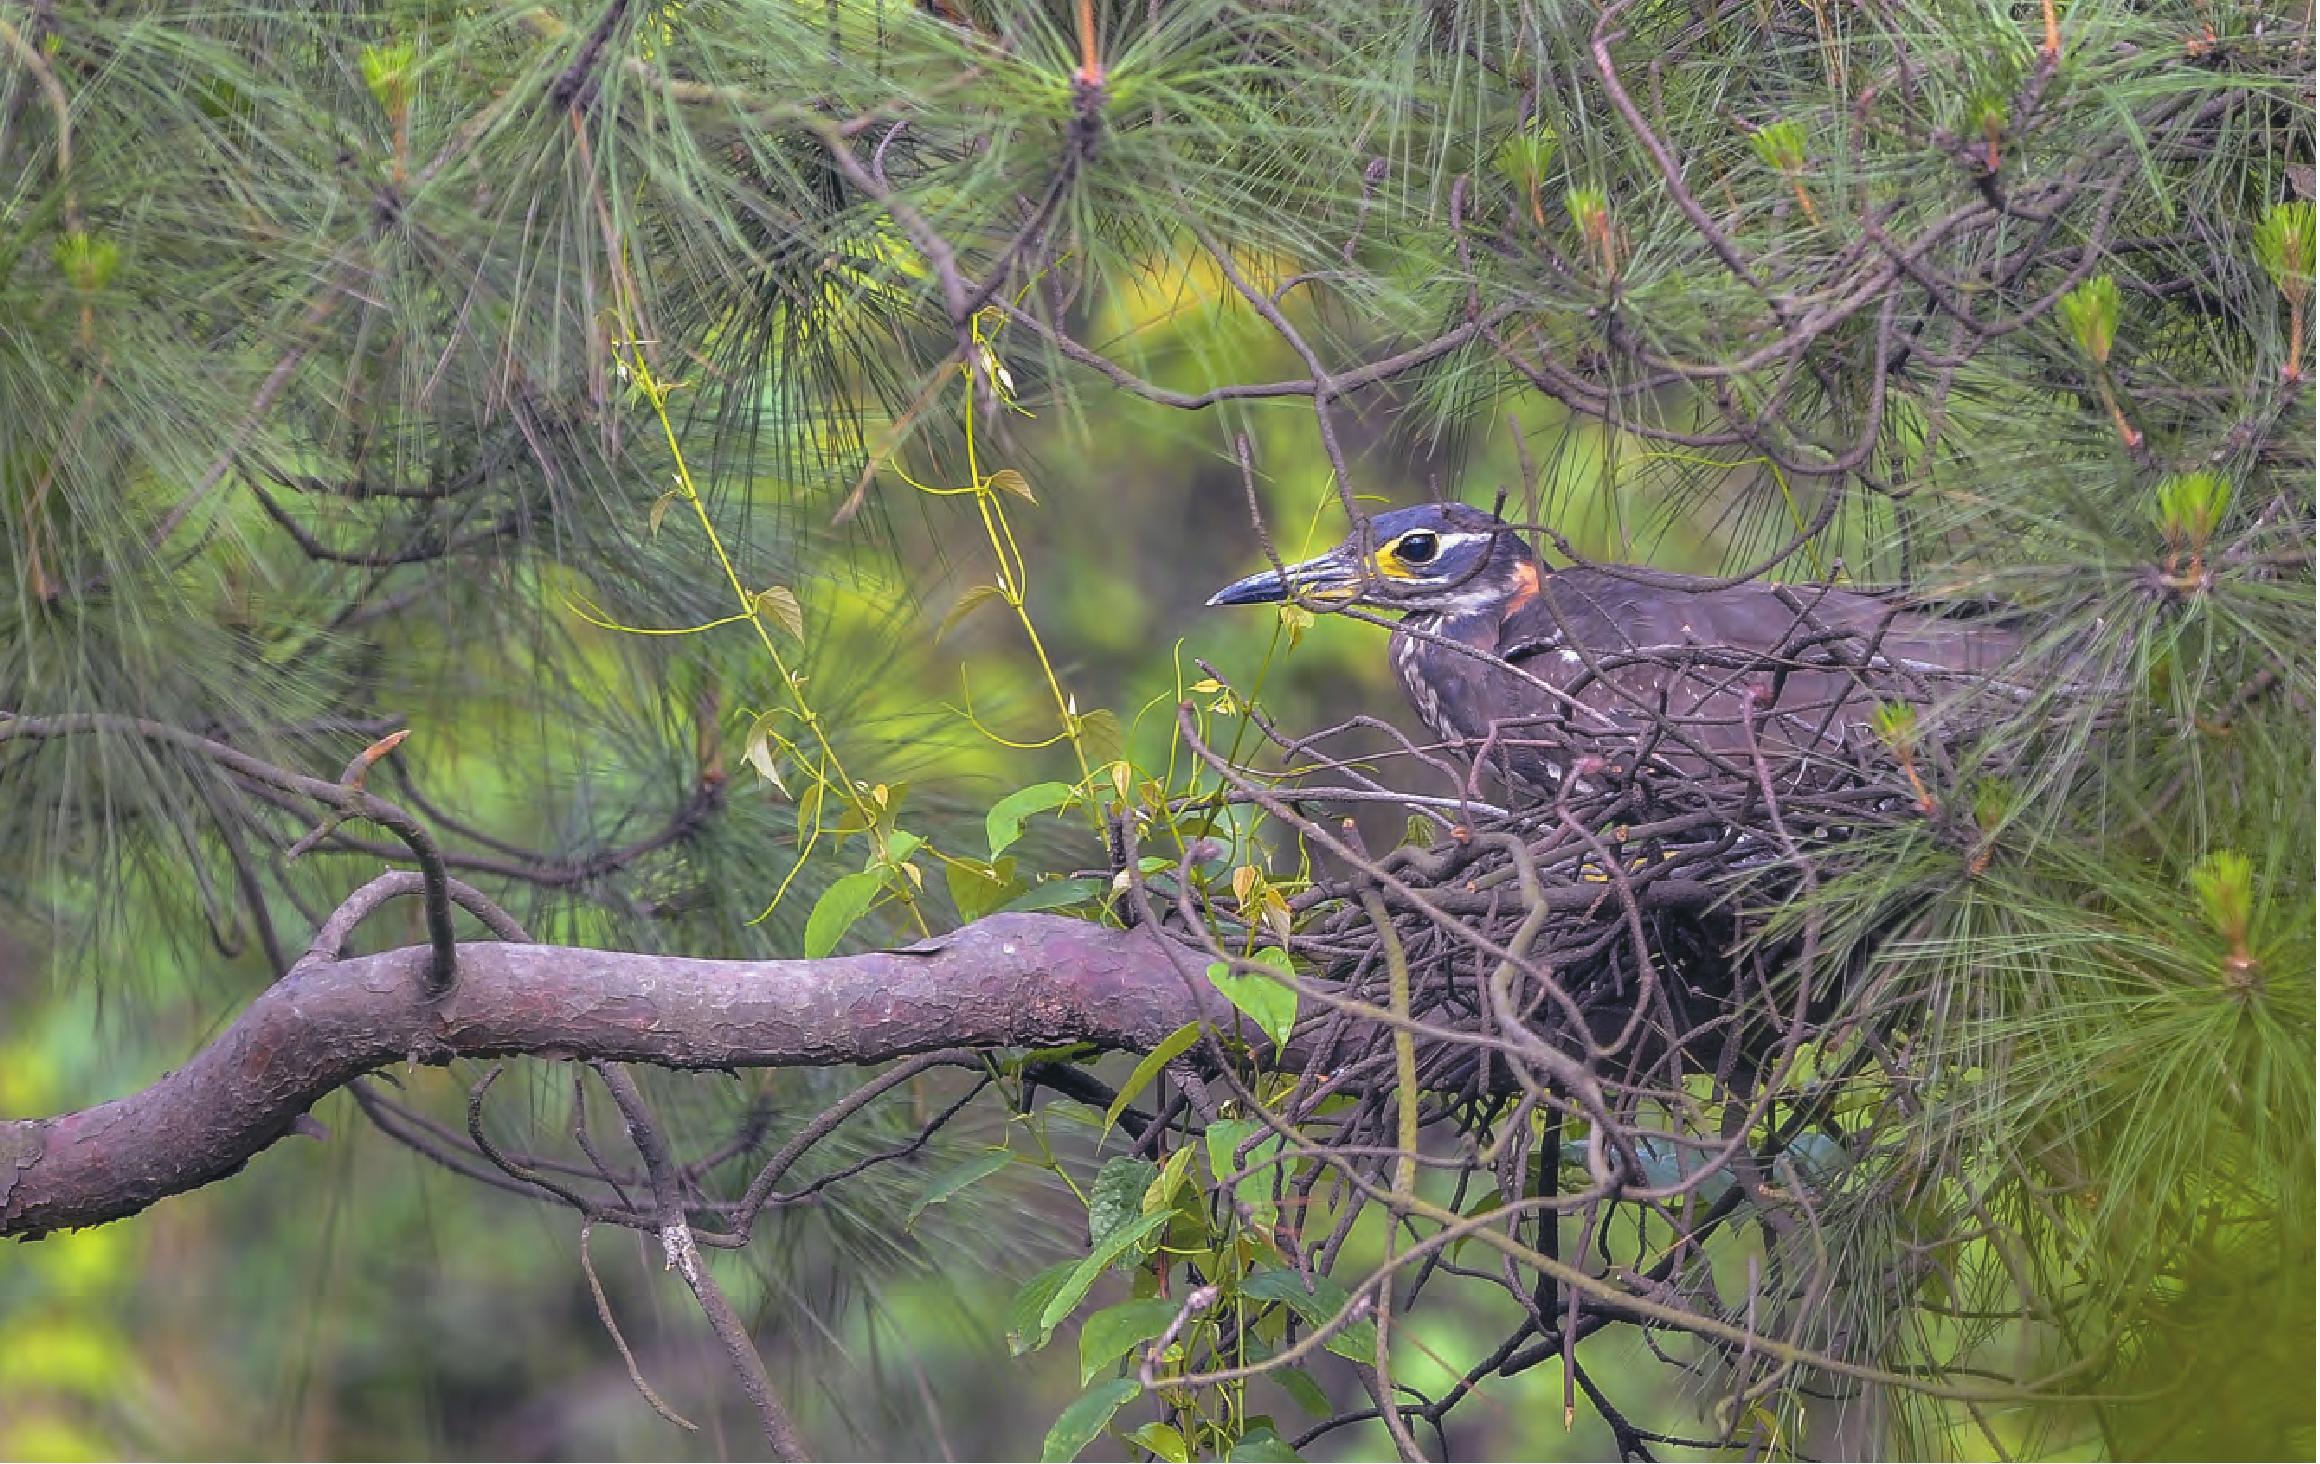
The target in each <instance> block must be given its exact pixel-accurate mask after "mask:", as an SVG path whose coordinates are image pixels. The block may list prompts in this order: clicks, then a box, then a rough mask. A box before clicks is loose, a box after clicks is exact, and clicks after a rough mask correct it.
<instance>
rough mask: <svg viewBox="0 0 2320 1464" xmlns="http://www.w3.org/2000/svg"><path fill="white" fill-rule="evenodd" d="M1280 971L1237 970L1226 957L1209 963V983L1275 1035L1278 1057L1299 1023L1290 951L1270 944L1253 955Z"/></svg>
mask: <svg viewBox="0 0 2320 1464" xmlns="http://www.w3.org/2000/svg"><path fill="white" fill-rule="evenodd" d="M1252 959H1254V960H1257V961H1260V962H1262V963H1264V964H1265V965H1267V966H1271V967H1272V968H1274V969H1275V970H1277V971H1279V972H1281V974H1282V977H1283V978H1284V979H1283V980H1280V981H1276V980H1274V979H1273V978H1272V977H1270V976H1254V975H1250V974H1248V973H1246V972H1242V971H1235V970H1234V969H1233V968H1232V967H1231V966H1229V965H1227V964H1226V963H1225V962H1223V961H1211V962H1209V963H1208V984H1209V985H1211V986H1213V987H1215V988H1216V989H1217V990H1218V991H1219V992H1221V993H1223V995H1224V999H1225V1000H1226V1001H1229V1002H1231V1003H1232V1004H1233V1005H1234V1006H1235V1007H1237V1008H1239V1009H1240V1011H1241V1012H1242V1013H1244V1014H1245V1015H1246V1016H1247V1017H1248V1018H1249V1020H1250V1021H1252V1022H1255V1023H1256V1024H1257V1030H1258V1031H1260V1032H1263V1033H1264V1034H1265V1036H1267V1037H1268V1038H1270V1039H1272V1043H1273V1054H1274V1057H1275V1058H1276V1059H1278V1057H1279V1056H1280V1054H1281V1051H1282V1049H1284V1048H1286V1047H1287V1046H1288V1045H1289V1029H1290V1028H1292V1027H1294V1026H1296V1025H1297V988H1296V987H1294V986H1291V985H1288V984H1287V980H1286V978H1287V976H1288V974H1289V955H1288V952H1286V951H1283V950H1281V949H1279V948H1277V947H1274V946H1267V947H1265V948H1264V949H1263V950H1260V951H1258V952H1257V953H1256V955H1255V956H1254V957H1253V958H1252Z"/></svg>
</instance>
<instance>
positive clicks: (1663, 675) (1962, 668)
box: [1479, 569, 2020, 774]
mask: <svg viewBox="0 0 2320 1464" xmlns="http://www.w3.org/2000/svg"><path fill="white" fill-rule="evenodd" d="M2019 645H2020V638H2019V636H2018V635H2017V634H2016V633H2015V632H2014V631H2012V630H2010V629H2007V628H2003V627H1999V626H1995V625H1990V624H1987V623H1977V622H1975V621H1971V620H1951V619H1944V618H1941V617H1937V616H1931V615H1926V614H1921V613H1917V612H1915V611H1911V610H1908V609H1905V608H1902V606H1900V605H1899V604H1896V603H1894V602H1891V601H1888V600H1885V599H1881V598H1879V597H1876V596H1871V595H1861V594H1854V593H1851V592H1848V591H1844V590H1829V589H1823V588H1818V587H1813V586H1784V585H1769V584H1763V583H1749V584H1744V585H1734V586H1712V584H1711V583H1709V582H1702V583H1701V584H1699V585H1698V586H1697V587H1694V586H1688V585H1680V584H1671V583H1669V582H1668V581H1667V580H1666V579H1665V578H1664V577H1662V578H1655V580H1654V581H1653V582H1650V583H1644V582H1639V581H1638V580H1636V579H1634V578H1630V577H1627V576H1623V575H1620V574H1618V573H1616V572H1612V571H1607V570H1594V569H1570V570H1564V571H1561V572H1559V573H1556V574H1553V575H1550V576H1548V577H1547V578H1546V582H1545V584H1544V585H1543V586H1542V591H1541V593H1540V595H1539V596H1538V597H1537V598H1536V599H1534V600H1532V601H1530V602H1529V603H1528V604H1526V605H1523V606H1522V607H1520V608H1518V609H1517V610H1516V611H1515V612H1514V613H1512V614H1511V615H1509V616H1508V617H1507V618H1506V620H1505V622H1504V623H1503V625H1502V626H1501V629H1500V635H1499V654H1500V655H1501V656H1502V657H1503V658H1504V659H1505V660H1506V661H1507V662H1508V663H1509V665H1510V666H1511V667H1512V668H1514V671H1512V672H1501V673H1499V680H1500V683H1501V684H1500V685H1497V686H1486V687H1483V688H1479V689H1480V690H1482V691H1484V692H1486V693H1495V698H1496V701H1497V704H1498V705H1500V706H1503V707H1507V708H1509V709H1510V710H1511V711H1512V712H1513V714H1514V715H1515V716H1517V717H1523V716H1528V717H1531V718H1534V719H1536V725H1539V726H1542V727H1547V728H1551V729H1555V730H1556V731H1558V732H1559V733H1560V735H1561V736H1562V737H1563V739H1564V740H1565V742H1566V743H1568V744H1570V745H1571V747H1570V750H1571V751H1572V752H1574V753H1581V754H1582V755H1583V753H1584V752H1587V751H1592V752H1594V753H1595V754H1596V755H1599V756H1605V757H1607V758H1609V759H1610V760H1613V761H1618V760H1621V758H1622V754H1623V753H1624V754H1625V755H1626V756H1628V757H1633V756H1637V755H1649V756H1651V757H1653V758H1654V759H1655V760H1659V761H1662V762H1664V763H1666V764H1667V765H1668V766H1670V767H1672V768H1675V769H1677V770H1679V771H1685V772H1693V773H1697V772H1702V771H1707V770H1709V769H1710V768H1711V767H1713V768H1716V769H1719V770H1721V771H1725V772H1728V773H1739V774H1746V773H1747V772H1749V771H1750V770H1751V765H1752V761H1753V758H1754V756H1755V755H1756V754H1758V753H1761V754H1763V755H1765V756H1766V757H1768V758H1771V759H1775V760H1779V761H1782V762H1784V763H1787V764H1793V763H1796V762H1797V761H1798V760H1799V756H1798V755H1799V754H1805V755H1808V756H1809V757H1811V758H1818V757H1820V756H1822V755H1824V754H1829V753H1836V752H1841V751H1843V750H1845V749H1847V748H1849V747H1852V746H1855V745H1857V744H1858V743H1859V742H1860V741H1861V739H1862V738H1864V737H1866V736H1867V735H1868V728H1867V721H1868V717H1869V712H1870V708H1871V707H1872V706H1873V704H1874V703H1875V702H1876V701H1879V700H1884V699H1893V700H1902V701H1909V702H1912V703H1927V702H1931V701H1935V700H1938V699H1941V698H1942V697H1944V696H1945V695H1947V694H1951V693H1954V692H1956V691H1958V690H1960V689H1961V688H1963V687H1965V686H1967V685H1969V684H1971V683H1973V682H1976V681H1978V680H1981V679H1984V678H1986V677H1987V676H1988V674H1989V673H1991V672H1993V671H1995V670H1998V669H1999V668H2002V667H2003V666H2004V665H2006V664H2007V662H2008V661H2009V660H2010V659H2011V658H2012V657H2013V656H2014V655H2015V653H2016V652H2017V651H2018V649H2019ZM1518 673H1520V674H1518ZM1533 677H1535V678H1536V679H1537V681H1539V682H1543V683H1545V684H1546V686H1547V687H1549V688H1552V690H1542V689H1540V688H1539V687H1538V686H1536V685H1533V684H1529V682H1528V678H1533ZM1506 683H1523V684H1521V685H1519V686H1517V685H1510V684H1506ZM1542 735H1551V734H1542ZM1595 742H1599V743H1600V746H1595V747H1582V746H1581V744H1585V743H1595Z"/></svg>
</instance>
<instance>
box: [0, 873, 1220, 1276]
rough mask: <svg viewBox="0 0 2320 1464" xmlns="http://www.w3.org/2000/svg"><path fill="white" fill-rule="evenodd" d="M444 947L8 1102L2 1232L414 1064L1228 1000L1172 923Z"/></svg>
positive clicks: (820, 1060)
mask: <svg viewBox="0 0 2320 1464" xmlns="http://www.w3.org/2000/svg"><path fill="white" fill-rule="evenodd" d="M428 959H429V952H428V951H427V949H426V948H424V947H404V948H401V949H397V950H392V951H388V952H385V953H383V954H380V955H373V956H361V957H356V958H354V959H351V960H344V961H324V962H318V963H314V964H310V965H306V966H304V967H303V968H302V969H300V970H297V971H294V972H293V973H292V974H291V975H289V976H287V977H285V978H284V979H283V980H281V981H280V982H277V983H276V984H275V985H273V986H271V987H269V988H268V989H267V990H266V991H265V992H264V993H263V994H261V995H260V996H259V997H258V998H257V1000H255V1001H253V1002H252V1003H251V1004H250V1006H249V1008H248V1009H247V1010H246V1011H244V1012H243V1013H242V1016H241V1018H240V1019H239V1020H238V1021H236V1022H235V1023H234V1024H233V1026H232V1027H231V1028H229V1029H227V1031H226V1032H225V1033H224V1034H223V1035H221V1036H220V1037H219V1038H218V1039H217V1040H216V1041H215V1042H212V1043H211V1044H210V1045H209V1046H208V1047H206V1048H204V1049H203V1050H202V1051H201V1052H199V1053H197V1054H196V1055H195V1056H194V1057H193V1059H192V1060H191V1061H189V1062H187V1063H186V1064H185V1066H183V1067H182V1068H179V1069H178V1070H177V1071H175V1072H173V1073H170V1074H168V1075H167V1076H165V1077H163V1078H162V1079H160V1080H159V1081H158V1082H156V1083H154V1084H153V1085H152V1086H151V1087H149V1088H146V1089H145V1090H144V1091H143V1092H140V1093H136V1094H133V1095H131V1096H129V1097H126V1098H120V1099H116V1100H114V1101H112V1102H110V1103H105V1104H100V1105H99V1106H97V1107H95V1108H89V1109H83V1110H81V1111H79V1112H77V1113H68V1114H63V1115H60V1116H58V1117H56V1118H48V1119H24V1120H13V1121H4V1120H0V1236H16V1237H22V1238H31V1237H37V1236H39V1235H42V1234H45V1233H46V1232H49V1231H52V1230H59V1229H64V1228H67V1227H74V1226H84V1225H97V1224H102V1223H103V1222H105V1221H108V1220H117V1219H120V1218H121V1217H123V1216H125V1215H133V1214H136V1213H137V1212H138V1211H140V1210H143V1209H145V1208H146V1207H147V1206H149V1205H151V1204H153V1203H154V1202H155V1201H156V1200H159V1199H162V1198H164V1197H165V1196H168V1195H173V1194H179V1193H182V1192H184V1191H186V1190H190V1189H196V1188H199V1187H200V1186H202V1185H205V1184H209V1183H211V1182H213V1181H215V1180H218V1179H222V1178H224V1177H226V1176H227V1175H230V1174H232V1173H234V1172H235V1171H236V1170H238V1169H240V1168H241V1167H242V1165H244V1164H245V1163H247V1162H249V1160H250V1159H251V1158H252V1157H254V1156H255V1155H257V1154H259V1153H261V1152H262V1151H264V1150H265V1149H266V1148H267V1147H268V1146H269V1145H271V1144H273V1143H274V1142H275V1141H276V1140H278V1139H280V1138H282V1137H283V1136H284V1135H286V1134H288V1133H289V1132H291V1128H292V1125H293V1123H294V1122H295V1121H296V1120H297V1119H298V1118H299V1117H300V1116H301V1115H302V1114H304V1113H305V1112H306V1111H307V1109H309V1108H310V1107H312V1106H313V1105H314V1104H315V1103H316V1102H317V1101H318V1100H320V1099H321V1098H322V1097H324V1096H325V1095H326V1094H329V1093H331V1092H332V1091H334V1090H336V1089H338V1088H341V1087H344V1086H345V1085H346V1084H348V1083H349V1082H351V1081H353V1080H354V1079H356V1078H359V1077H361V1076H362V1075H363V1074H365V1073H368V1072H371V1071H373V1070H375V1069H377V1068H380V1067H384V1066H386V1065H388V1064H391V1063H395V1062H400V1061H410V1062H419V1063H431V1064H433V1063H445V1062H449V1061H450V1060H451V1059H453V1058H455V1057H494V1056H503V1055H510V1054H528V1055H532V1056H540V1057H560V1058H572V1057H584V1058H598V1059H606V1060H612V1061H620V1062H648V1063H654V1064H658V1065H660V1066H663V1067H673V1068H738V1067H828V1066H836V1065H841V1064H848V1063H875V1062H884V1061H887V1060H889V1059H891V1058H896V1057H904V1056H908V1055H911V1054H914V1053H920V1052H928V1051H933V1050H935V1049H938V1048H945V1047H1049V1046H1059V1045H1063V1044H1066V1043H1073V1042H1095V1043H1098V1044H1101V1045H1103V1046H1106V1047H1116V1048H1126V1049H1134V1050H1149V1049H1150V1048H1152V1047H1154V1046H1156V1045H1157V1044H1158V1043H1159V1042H1160V1041H1161V1039H1163V1038H1165V1037H1166V1036H1168V1034H1169V1033H1171V1032H1173V1031H1175V1030H1176V1029H1177V1028H1179V1027H1181V1026H1183V1025H1184V1024H1185V1023H1186V1022H1188V1021H1191V1020H1193V1019H1194V1018H1195V1017H1202V1016H1206V1017H1211V1018H1217V1017H1223V1016H1228V1015H1229V1008H1227V1007H1226V1006H1225V1005H1224V1003H1223V1002H1222V1000H1221V999H1220V998H1218V997H1216V996H1215V994H1214V993H1213V992H1211V991H1209V990H1207V989H1206V988H1205V987H1204V986H1203V987H1201V988H1200V989H1199V990H1197V991H1196V990H1195V983H1188V982H1187V981H1186V980H1185V978H1184V976H1183V975H1182V974H1181V971H1180V968H1179V964H1178V962H1179V961H1185V960H1187V956H1186V953H1184V952H1171V951H1170V950H1169V949H1168V947H1167V945H1166V944H1165V942H1164V940H1163V938H1162V937H1160V936H1158V935H1155V934H1153V933H1152V932H1150V931H1146V930H1135V931H1121V930H1109V929H1105V928H1104V927H1102V926H1098V925H1093V924H1089V923H1087V922H1085V921H1078V920H1069V919H1065V918H1062V917H1060V916H1053V915H994V916H991V917H990V918H988V919H985V920H981V921H977V922H976V923H975V924H972V925H969V926H966V927H964V928H963V929H960V930H958V931H955V932H953V933H951V934H949V935H944V936H938V937H936V938H935V939H933V940H929V941H923V942H921V943H920V944H918V945H916V946H912V947H909V948H907V949H904V950H899V951H879V952H873V953H870V954H866V955H855V956H833V957H828V958H825V959H821V960H798V961H707V960H693V959H688V958H685V957H678V956H653V955H638V954H634V953H629V952H622V951H597V950H583V949H577V948H573V947H566V946H538V945H504V944H490V943H484V944H476V945H467V946H463V947H462V948H461V949H460V952H459V972H460V979H459V981H458V983H457V984H456V985H455V986H453V987H452V989H451V990H450V992H449V993H448V994H444V995H437V996H432V997H431V996H430V995H429V991H428V987H427V983H426V973H427V965H428ZM1182 969H1184V970H1191V969H1197V968H1195V967H1193V966H1191V965H1189V964H1186V965H1185V966H1184V967H1183V968H1182Z"/></svg>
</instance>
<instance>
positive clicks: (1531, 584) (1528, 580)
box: [1498, 559, 1539, 625]
mask: <svg viewBox="0 0 2320 1464" xmlns="http://www.w3.org/2000/svg"><path fill="white" fill-rule="evenodd" d="M1538 598H1539V567H1538V566H1537V565H1535V564H1533V563H1531V562H1530V561H1529V560H1527V559H1525V560H1520V561H1517V562H1516V564H1515V567H1514V586H1513V588H1512V589H1510V590H1509V591H1508V592H1507V596H1506V608H1505V609H1504V610H1502V611H1500V612H1499V616H1498V620H1499V623H1500V624H1501V625H1503V624H1505V623H1506V622H1507V621H1508V620H1510V619H1512V618H1513V616H1514V614H1515V612H1516V611H1518V610H1520V609H1522V608H1523V607H1524V606H1526V605H1530V604H1533V603H1535V602H1536V601H1537V600H1538Z"/></svg>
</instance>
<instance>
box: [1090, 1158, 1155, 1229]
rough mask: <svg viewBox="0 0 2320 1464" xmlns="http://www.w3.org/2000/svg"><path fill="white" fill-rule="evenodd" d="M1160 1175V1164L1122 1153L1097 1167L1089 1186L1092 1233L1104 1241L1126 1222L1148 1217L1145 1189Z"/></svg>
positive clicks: (1126, 1223) (1129, 1222)
mask: <svg viewBox="0 0 2320 1464" xmlns="http://www.w3.org/2000/svg"><path fill="white" fill-rule="evenodd" d="M1159 1177H1160V1166H1159V1165H1157V1164H1154V1163H1153V1162H1152V1161H1151V1160H1149V1159H1137V1158H1134V1157H1132V1156H1130V1155H1126V1154H1122V1155H1119V1156H1118V1157H1116V1158H1113V1159H1111V1160H1109V1161H1107V1162H1106V1163H1105V1165H1104V1167H1103V1168H1101V1169H1099V1170H1097V1171H1096V1182H1095V1183H1094V1184H1092V1185H1090V1186H1088V1236H1089V1238H1090V1239H1092V1240H1095V1241H1096V1242H1098V1243H1101V1242H1102V1241H1103V1240H1104V1239H1106V1238H1107V1237H1108V1236H1110V1235H1111V1233H1112V1232H1113V1231H1115V1230H1118V1229H1119V1228H1120V1227H1122V1226H1124V1225H1128V1224H1131V1223H1133V1222H1135V1221H1138V1220H1141V1219H1142V1218H1143V1217H1144V1191H1146V1190H1148V1189H1150V1188H1151V1187H1152V1181H1153V1180H1155V1179H1158V1178H1159Z"/></svg>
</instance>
